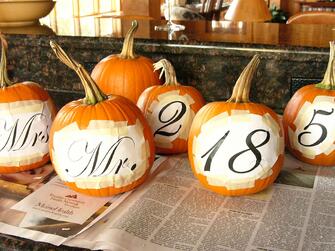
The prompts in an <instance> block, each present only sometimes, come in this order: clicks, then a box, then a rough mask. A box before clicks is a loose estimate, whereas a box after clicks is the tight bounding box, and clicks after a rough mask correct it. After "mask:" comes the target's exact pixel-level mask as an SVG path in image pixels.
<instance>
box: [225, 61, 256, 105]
mask: <svg viewBox="0 0 335 251" xmlns="http://www.w3.org/2000/svg"><path fill="white" fill-rule="evenodd" d="M259 63H260V59H259V56H258V55H255V56H254V57H253V58H252V60H251V61H250V63H249V64H248V65H247V66H246V67H245V68H244V70H243V71H242V73H241V75H240V77H239V78H238V80H237V81H236V84H235V86H234V89H233V94H232V95H231V97H230V99H228V100H227V102H235V103H248V102H250V101H249V94H250V87H251V82H252V78H253V76H254V75H255V73H256V70H257V67H258V65H259Z"/></svg>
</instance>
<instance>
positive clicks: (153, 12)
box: [121, 0, 161, 20]
mask: <svg viewBox="0 0 335 251" xmlns="http://www.w3.org/2000/svg"><path fill="white" fill-rule="evenodd" d="M160 6H161V1H160V0H136V1H135V0H121V11H122V12H123V15H127V16H144V17H151V18H154V19H158V20H159V19H161V11H160Z"/></svg>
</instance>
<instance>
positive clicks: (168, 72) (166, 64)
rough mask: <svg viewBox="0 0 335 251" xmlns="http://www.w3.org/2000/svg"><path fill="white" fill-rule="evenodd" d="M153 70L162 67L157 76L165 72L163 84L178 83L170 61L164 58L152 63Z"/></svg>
mask: <svg viewBox="0 0 335 251" xmlns="http://www.w3.org/2000/svg"><path fill="white" fill-rule="evenodd" d="M153 66H154V71H157V70H160V69H162V71H161V73H160V74H159V78H161V77H162V76H163V74H165V83H164V85H179V83H178V82H177V77H176V71H175V70H174V68H173V66H172V64H171V63H170V61H168V60H166V59H161V60H159V61H158V62H157V63H154V64H153Z"/></svg>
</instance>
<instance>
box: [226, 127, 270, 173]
mask: <svg viewBox="0 0 335 251" xmlns="http://www.w3.org/2000/svg"><path fill="white" fill-rule="evenodd" d="M258 132H265V133H266V138H265V139H264V141H263V142H262V143H260V144H259V145H257V146H255V145H254V143H253V142H252V136H253V135H255V134H256V133H258ZM269 141H270V133H269V132H268V131H266V130H263V129H257V130H254V131H252V132H251V133H249V135H248V136H247V138H246V141H245V143H246V144H247V146H248V149H246V150H244V151H241V152H239V153H236V154H235V155H234V156H233V157H231V158H230V159H229V161H228V167H229V169H230V170H231V171H233V172H235V173H249V172H251V171H253V170H254V169H255V168H256V167H258V166H259V164H260V163H261V161H262V155H261V153H260V151H258V149H257V148H259V147H261V146H264V145H265V144H266V143H268V142H269ZM248 151H251V152H252V153H253V154H254V156H255V158H256V162H255V164H254V166H253V167H251V168H250V169H249V170H246V171H237V170H236V169H235V168H234V162H235V160H236V159H237V158H238V157H239V156H241V155H242V154H244V153H246V152H248Z"/></svg>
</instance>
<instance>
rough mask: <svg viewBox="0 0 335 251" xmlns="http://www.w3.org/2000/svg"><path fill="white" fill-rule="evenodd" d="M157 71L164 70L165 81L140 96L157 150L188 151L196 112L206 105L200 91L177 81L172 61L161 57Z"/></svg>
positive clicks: (156, 64)
mask: <svg viewBox="0 0 335 251" xmlns="http://www.w3.org/2000/svg"><path fill="white" fill-rule="evenodd" d="M154 68H155V70H159V69H162V72H161V76H162V74H163V73H165V84H164V85H155V86H152V87H149V88H148V89H146V90H145V91H144V92H143V93H142V94H141V96H140V97H139V99H138V102H137V106H138V107H140V109H141V110H142V112H143V114H144V116H145V117H146V119H147V120H148V122H149V125H150V126H151V129H152V130H153V134H154V141H155V146H156V152H157V153H164V154H172V153H184V152H187V138H188V134H189V131H190V127H191V124H192V121H193V118H194V116H195V114H196V113H197V112H198V111H199V109H200V108H201V107H203V106H204V105H205V100H204V99H203V97H202V95H201V93H200V92H199V91H198V90H197V89H195V88H194V87H192V86H184V85H181V84H179V83H178V82H177V79H176V73H175V70H174V68H173V66H172V65H171V63H170V62H169V61H168V60H166V59H162V60H160V61H159V62H157V63H155V64H154Z"/></svg>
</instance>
